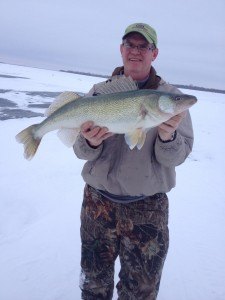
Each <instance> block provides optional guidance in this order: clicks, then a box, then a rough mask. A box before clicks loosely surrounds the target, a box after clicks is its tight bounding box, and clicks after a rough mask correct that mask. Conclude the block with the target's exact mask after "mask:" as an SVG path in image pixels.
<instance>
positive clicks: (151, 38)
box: [123, 23, 157, 47]
mask: <svg viewBox="0 0 225 300" xmlns="http://www.w3.org/2000/svg"><path fill="white" fill-rule="evenodd" d="M131 32H138V33H140V34H141V35H143V37H144V38H145V39H146V40H147V41H148V42H149V43H150V44H152V43H153V44H154V45H155V46H156V47H157V34H156V31H155V29H154V28H152V27H151V26H149V25H148V24H144V23H134V24H131V25H129V26H128V27H127V28H126V30H125V33H124V35H123V39H124V38H125V37H126V36H127V35H128V34H129V33H131Z"/></svg>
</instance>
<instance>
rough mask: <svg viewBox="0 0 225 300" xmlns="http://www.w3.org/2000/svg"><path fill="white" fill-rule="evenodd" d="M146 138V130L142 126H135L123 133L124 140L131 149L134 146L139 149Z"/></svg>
mask: <svg viewBox="0 0 225 300" xmlns="http://www.w3.org/2000/svg"><path fill="white" fill-rule="evenodd" d="M145 139H146V132H145V131H143V129H142V128H137V129H135V130H134V131H133V132H128V133H126V134H125V141H126V143H127V145H128V146H129V148H130V149H131V150H132V149H134V147H135V146H137V148H138V149H139V150H140V149H141V148H142V146H143V145H144V142H145Z"/></svg>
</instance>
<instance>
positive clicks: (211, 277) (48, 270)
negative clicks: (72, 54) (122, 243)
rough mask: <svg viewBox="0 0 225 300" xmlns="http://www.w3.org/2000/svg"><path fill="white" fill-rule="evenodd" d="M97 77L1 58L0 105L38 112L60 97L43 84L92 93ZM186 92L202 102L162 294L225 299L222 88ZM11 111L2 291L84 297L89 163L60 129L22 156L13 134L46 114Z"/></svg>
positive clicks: (0, 242)
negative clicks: (83, 223) (29, 156)
mask: <svg viewBox="0 0 225 300" xmlns="http://www.w3.org/2000/svg"><path fill="white" fill-rule="evenodd" d="M21 77H22V78H21ZM101 80H102V79H101V78H96V77H86V76H82V75H74V74H68V73H62V72H56V71H47V70H41V69H35V68H27V67H21V66H13V65H6V64H0V103H1V101H2V103H4V105H5V106H4V107H3V108H0V113H1V110H2V111H3V110H4V109H5V108H6V106H7V105H6V104H7V103H9V102H7V101H6V100H10V101H12V102H14V106H12V103H11V102H10V103H11V107H10V110H13V109H20V110H21V111H20V112H21V113H22V112H23V111H26V110H31V111H33V112H36V113H41V114H42V113H43V112H44V109H43V108H41V106H40V104H44V103H45V102H46V103H47V104H48V103H49V102H51V101H52V100H53V98H52V97H51V95H52V96H53V95H54V94H51V93H50V94H49V95H50V97H46V95H45V94H43V92H54V93H59V92H61V91H65V90H73V91H77V92H87V91H88V90H89V89H90V88H91V86H92V85H93V84H94V83H96V82H98V81H101ZM29 92H36V93H34V94H30V93H29ZM185 92H186V93H187V92H188V93H190V94H194V95H196V96H197V97H198V100H199V101H198V103H197V104H196V105H195V106H193V107H192V108H191V114H192V119H193V125H194V129H195V145H194V150H193V152H192V154H191V155H190V157H189V158H188V159H187V161H186V162H185V164H183V165H182V166H179V167H178V168H177V187H176V188H175V189H174V190H173V191H171V192H170V193H169V198H170V224H169V227H170V249H169V253H168V257H167V260H166V264H165V268H164V272H163V278H162V282H161V287H160V292H159V296H158V299H159V300H224V299H225V251H224V249H225V217H224V215H225V189H224V180H225V159H224V153H225V139H224V136H223V130H224V128H225V118H224V115H225V95H223V94H213V93H206V92H197V91H190V90H185ZM31 104H38V105H39V106H35V105H34V106H33V107H32V105H31ZM16 105H17V106H16ZM10 116H11V119H8V120H4V121H0V140H1V147H0V176H1V177H0V178H1V179H0V299H1V300H79V299H80V290H79V271H80V267H79V261H80V237H79V227H80V219H79V214H80V207H81V202H82V192H83V186H84V183H83V181H82V178H81V175H80V172H81V169H82V165H83V161H80V160H79V159H77V158H76V157H75V155H74V154H73V151H72V150H71V149H68V148H66V147H65V146H64V145H63V144H62V143H61V142H60V141H59V140H58V138H57V136H56V134H55V132H53V133H49V134H48V135H46V137H45V138H44V139H43V141H42V144H41V145H40V148H39V149H38V152H37V154H36V156H35V158H34V159H33V160H32V161H30V162H28V161H26V160H25V159H24V158H23V147H22V146H21V145H20V144H18V143H16V141H15V135H16V134H17V133H18V132H19V131H20V130H22V129H23V128H25V127H26V126H28V125H31V124H33V123H38V122H40V121H41V120H42V117H41V116H38V117H35V118H34V117H33V118H15V116H14V117H12V116H13V114H12V115H10ZM17 117H18V115H17ZM6 118H7V116H6ZM118 269H119V264H118V263H117V266H116V273H118ZM115 279H116V280H117V274H116V275H115ZM114 299H116V291H115V296H114Z"/></svg>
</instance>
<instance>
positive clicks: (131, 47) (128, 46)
mask: <svg viewBox="0 0 225 300" xmlns="http://www.w3.org/2000/svg"><path fill="white" fill-rule="evenodd" d="M123 46H124V47H125V48H126V49H127V50H134V49H135V48H137V50H138V51H139V52H141V53H143V54H145V53H147V52H148V51H150V50H154V49H155V47H154V45H151V46H149V45H146V44H142V45H134V44H132V43H130V42H128V41H126V42H123Z"/></svg>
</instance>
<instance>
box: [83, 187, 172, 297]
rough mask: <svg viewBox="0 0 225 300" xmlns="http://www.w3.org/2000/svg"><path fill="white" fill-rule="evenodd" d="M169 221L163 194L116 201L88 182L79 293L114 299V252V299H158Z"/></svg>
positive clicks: (85, 193) (84, 204)
mask: <svg viewBox="0 0 225 300" xmlns="http://www.w3.org/2000/svg"><path fill="white" fill-rule="evenodd" d="M167 224H168V198H167V196H166V194H156V195H154V196H151V197H147V198H146V199H145V200H141V201H136V202H132V203H129V204H128V203H127V204H120V203H116V202H113V201H111V200H108V199H106V198H105V197H103V196H102V195H101V194H99V193H98V192H97V191H95V190H94V189H93V188H92V187H90V186H86V187H85V190H84V200H83V205H82V211H81V242H82V255H81V281H80V288H81V290H82V299H85V300H100V299H107V300H110V299H112V297H113V288H114V263H115V260H116V258H117V257H118V256H119V258H120V264H121V270H120V272H119V279H120V280H119V282H118V284H117V286H116V287H117V291H118V295H119V298H118V299H120V300H138V299H140V300H145V299H146V300H147V299H148V300H153V299H156V297H157V293H158V290H159V284H160V278H161V273H162V268H163V264H164V261H165V258H166V254H167V250H168V244H169V235H168V227H167Z"/></svg>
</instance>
